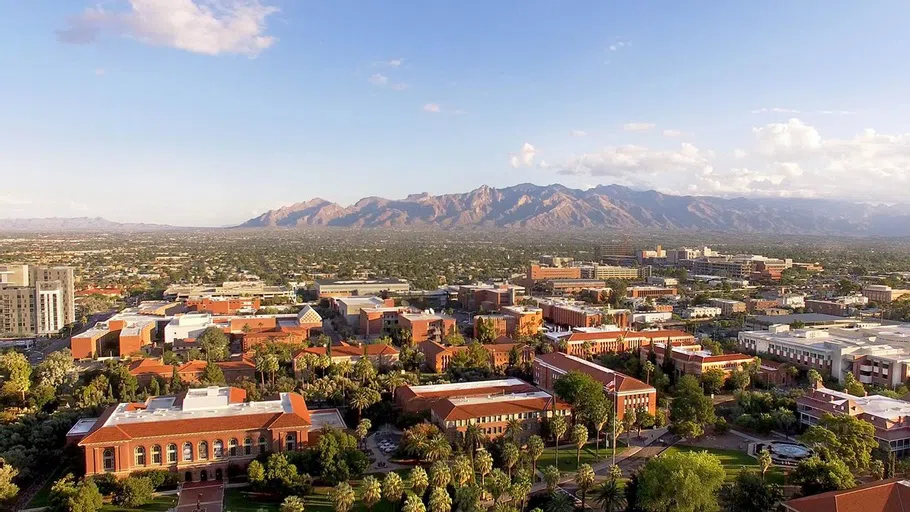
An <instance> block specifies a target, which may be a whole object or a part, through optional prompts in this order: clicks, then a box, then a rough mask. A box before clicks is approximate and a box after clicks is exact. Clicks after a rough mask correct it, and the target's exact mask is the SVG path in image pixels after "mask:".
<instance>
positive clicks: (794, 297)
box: [775, 293, 806, 309]
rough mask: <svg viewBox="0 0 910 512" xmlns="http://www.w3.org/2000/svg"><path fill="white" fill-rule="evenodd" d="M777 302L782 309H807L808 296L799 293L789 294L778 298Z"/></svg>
mask: <svg viewBox="0 0 910 512" xmlns="http://www.w3.org/2000/svg"><path fill="white" fill-rule="evenodd" d="M775 302H777V305H778V306H780V307H782V308H793V309H801V308H804V307H806V296H805V295H803V294H799V293H788V294H786V295H781V296H780V297H778V298H777V300H776V301H775Z"/></svg>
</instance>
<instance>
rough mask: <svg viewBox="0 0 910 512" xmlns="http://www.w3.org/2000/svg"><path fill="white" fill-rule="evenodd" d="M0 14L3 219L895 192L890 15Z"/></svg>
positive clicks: (904, 111)
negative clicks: (447, 201) (440, 196)
mask: <svg viewBox="0 0 910 512" xmlns="http://www.w3.org/2000/svg"><path fill="white" fill-rule="evenodd" d="M0 3H2V4H3V7H4V12H5V14H4V15H3V16H0V33H3V34H4V40H3V42H4V43H5V44H2V45H0V69H3V79H2V80H0V173H2V175H3V177H4V178H5V179H4V180H3V183H4V187H3V188H2V189H0V217H46V216H82V215H90V216H102V217H105V218H108V219H111V220H118V221H145V222H163V223H171V224H179V225H225V224H231V223H236V222H240V221H243V220H245V219H246V218H249V217H250V216H252V215H253V214H258V213H261V212H263V211H265V210H267V209H269V208H275V207H279V206H281V205H285V204H290V203H293V202H298V201H305V200H308V199H310V198H313V197H317V196H318V197H323V198H326V199H329V200H334V201H339V202H342V203H345V204H348V203H351V202H353V201H355V200H356V199H358V198H360V197H363V196H372V195H377V196H385V197H391V198H397V197H404V196H406V195H407V194H410V193H419V192H424V191H426V192H430V193H446V192H463V191H467V190H471V189H473V188H476V187H478V186H480V185H482V184H488V185H492V186H508V185H514V184H517V183H521V182H533V183H539V184H548V183H554V182H560V183H564V184H566V185H569V186H574V187H586V186H592V185H597V184H601V183H620V184H625V185H630V186H634V187H638V188H655V189H657V190H661V191H664V192H671V193H687V194H706V195H722V196H738V195H746V196H752V195H756V196H760V195H775V196H776V195H785V196H786V195H792V196H824V197H845V198H851V199H855V200H860V201H875V202H879V201H881V202H894V201H900V200H903V196H904V194H905V193H906V191H907V190H910V188H908V181H910V135H908V132H910V129H908V127H907V119H910V115H908V114H910V99H908V95H907V94H906V91H907V90H910V67H908V65H907V63H906V52H907V49H908V47H910V45H908V43H910V33H908V31H907V30H906V23H907V20H908V19H910V16H908V15H910V4H908V3H907V2H898V1H891V2H888V1H880V2H846V1H834V2H831V1H808V0H807V1H801V2H793V1H768V2H678V1H673V2H671V1H666V2H657V1H655V2H604V1H591V2H586V1H573V2H554V1H526V2H525V1H521V2H520V1H510V0H508V1H507V0H502V1H495V2H490V1H470V0H465V1H460V2H442V1H438V2H437V1H434V2H427V1H408V2H404V1H387V2H368V1H343V0H334V1H319V0H259V1H255V0H205V1H204V0H102V1H101V2H98V1H97V0H94V1H83V0H46V1H41V2H20V1H7V2H0Z"/></svg>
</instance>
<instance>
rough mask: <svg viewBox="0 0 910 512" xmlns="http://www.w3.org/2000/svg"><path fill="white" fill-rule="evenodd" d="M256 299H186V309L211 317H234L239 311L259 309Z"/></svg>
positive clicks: (258, 302)
mask: <svg viewBox="0 0 910 512" xmlns="http://www.w3.org/2000/svg"><path fill="white" fill-rule="evenodd" d="M259 306H260V301H259V299H258V298H255V297H251V298H243V299H208V298H205V299H188V300H187V301H186V307H187V308H188V309H189V310H190V311H195V312H197V313H211V314H213V315H235V314H237V313H238V312H240V311H249V312H255V311H256V310H258V309H259Z"/></svg>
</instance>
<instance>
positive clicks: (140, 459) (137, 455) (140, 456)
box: [133, 446, 145, 466]
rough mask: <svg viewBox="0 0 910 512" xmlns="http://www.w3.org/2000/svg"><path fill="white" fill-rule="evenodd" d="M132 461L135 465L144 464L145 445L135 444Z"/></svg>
mask: <svg viewBox="0 0 910 512" xmlns="http://www.w3.org/2000/svg"><path fill="white" fill-rule="evenodd" d="M133 462H134V463H135V464H136V465H137V466H145V447H144V446H137V447H136V450H135V451H134V454H133Z"/></svg>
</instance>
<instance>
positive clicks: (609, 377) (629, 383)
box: [537, 352, 656, 393]
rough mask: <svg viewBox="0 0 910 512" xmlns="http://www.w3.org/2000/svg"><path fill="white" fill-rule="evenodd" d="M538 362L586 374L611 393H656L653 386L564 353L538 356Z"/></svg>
mask: <svg viewBox="0 0 910 512" xmlns="http://www.w3.org/2000/svg"><path fill="white" fill-rule="evenodd" d="M537 360H538V361H539V362H541V363H543V364H548V365H551V366H554V367H556V368H559V369H561V370H565V371H572V370H576V371H580V372H582V373H586V374H588V375H590V376H591V377H594V378H595V379H596V380H597V381H599V382H600V383H601V384H603V385H604V387H606V388H607V389H608V391H610V392H616V391H618V392H620V393H622V392H626V391H637V392H644V391H650V392H654V391H656V390H655V389H654V387H653V386H649V385H647V384H645V383H644V382H642V381H640V380H638V379H635V378H633V377H629V376H628V375H626V374H623V373H619V372H617V371H613V370H611V369H609V368H607V367H605V366H601V365H599V364H596V363H592V362H590V361H586V360H584V359H582V358H580V357H575V356H570V355H568V354H563V353H562V352H550V353H549V354H541V355H539V356H537Z"/></svg>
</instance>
